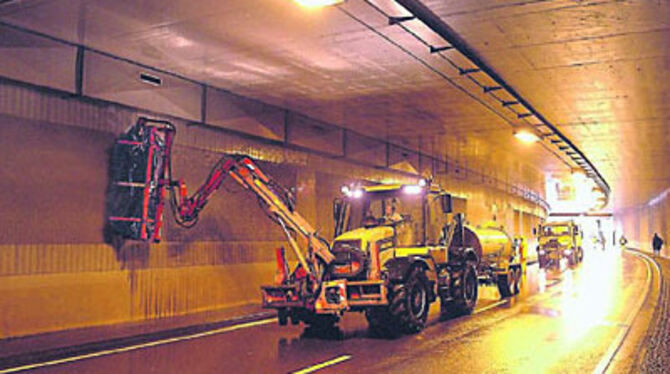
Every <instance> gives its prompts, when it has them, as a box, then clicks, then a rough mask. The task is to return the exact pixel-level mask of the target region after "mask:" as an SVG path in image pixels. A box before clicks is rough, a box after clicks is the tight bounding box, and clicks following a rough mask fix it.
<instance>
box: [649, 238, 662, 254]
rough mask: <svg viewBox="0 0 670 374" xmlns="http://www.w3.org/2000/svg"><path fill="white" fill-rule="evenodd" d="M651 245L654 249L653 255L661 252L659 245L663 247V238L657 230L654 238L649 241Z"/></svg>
mask: <svg viewBox="0 0 670 374" xmlns="http://www.w3.org/2000/svg"><path fill="white" fill-rule="evenodd" d="M651 247H652V248H653V249H654V256H658V255H659V254H660V252H661V247H663V239H661V237H660V236H659V235H658V233H657V232H655V233H654V239H652V241H651Z"/></svg>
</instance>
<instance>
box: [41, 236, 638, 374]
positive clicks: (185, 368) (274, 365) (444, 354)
mask: <svg viewBox="0 0 670 374" xmlns="http://www.w3.org/2000/svg"><path fill="white" fill-rule="evenodd" d="M646 278H647V268H646V265H645V264H644V262H643V261H642V260H641V259H639V258H637V257H636V256H633V255H631V254H628V253H625V252H624V253H620V252H618V251H615V250H612V249H610V250H609V251H608V252H600V251H587V252H586V255H585V260H584V263H583V264H581V265H580V266H579V267H577V268H575V269H569V268H567V269H564V270H563V271H561V272H550V273H545V272H543V271H540V270H539V269H538V268H537V266H536V265H534V266H529V268H528V270H527V274H526V279H525V283H524V286H523V290H522V293H521V294H520V295H519V296H517V297H515V298H512V299H509V300H507V301H505V302H502V303H500V299H499V295H498V291H497V289H496V288H495V287H493V286H481V287H480V300H479V302H478V305H477V309H476V311H475V314H474V315H471V316H464V317H459V318H454V319H451V320H447V321H439V320H438V309H439V307H438V305H437V303H436V304H433V308H432V309H431V315H430V317H429V326H428V327H427V328H426V329H425V330H424V331H423V332H421V333H419V334H417V335H412V336H403V337H400V338H397V339H394V340H386V339H380V338H375V337H373V336H371V335H370V334H369V333H368V331H367V325H366V321H365V318H364V317H363V316H362V315H361V314H358V313H351V314H347V315H345V317H344V318H343V320H342V321H341V322H340V330H339V331H338V332H337V333H333V334H331V335H329V336H323V335H315V334H312V333H310V331H305V330H304V328H303V327H302V326H285V327H280V326H277V324H276V321H274V320H269V321H260V322H257V323H255V324H252V325H250V326H246V325H245V326H240V328H239V329H237V330H232V331H230V329H228V330H227V331H225V332H221V333H217V334H214V335H211V336H204V337H195V338H192V339H188V340H179V341H175V342H171V343H169V344H162V345H158V346H155V347H147V348H142V349H137V350H133V351H129V352H120V353H115V354H110V355H105V356H102V357H96V358H88V359H83V360H80V361H76V362H70V363H63V364H59V365H55V366H51V367H47V368H42V369H37V370H34V372H39V373H47V372H48V373H74V372H77V373H147V372H152V373H286V372H294V371H299V370H302V369H307V370H308V371H309V370H314V369H316V368H317V367H315V365H318V364H320V363H324V362H326V363H327V362H328V361H331V360H335V361H334V362H333V363H332V365H331V366H326V367H324V368H322V369H320V370H319V372H320V373H321V372H323V373H326V372H333V373H335V372H337V373H396V372H397V373H409V372H417V373H448V372H459V373H487V372H488V373H512V372H514V373H516V372H518V373H545V372H546V373H553V372H556V373H558V372H561V373H565V372H575V373H577V372H578V373H585V372H592V371H593V370H594V368H596V367H597V366H598V365H599V364H601V361H605V360H606V357H607V353H608V350H610V349H611V346H612V342H613V341H614V340H615V337H616V336H617V335H618V334H619V333H620V332H621V331H622V329H625V328H626V324H627V321H629V317H630V315H631V314H632V313H634V312H635V310H634V309H635V307H634V306H635V305H636V303H637V302H638V300H640V298H641V297H643V296H644V293H645V291H646V288H645V281H646Z"/></svg>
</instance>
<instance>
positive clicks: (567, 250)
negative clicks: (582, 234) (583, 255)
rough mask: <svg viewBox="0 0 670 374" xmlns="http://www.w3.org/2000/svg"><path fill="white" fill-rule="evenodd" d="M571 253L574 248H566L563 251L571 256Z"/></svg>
mask: <svg viewBox="0 0 670 374" xmlns="http://www.w3.org/2000/svg"><path fill="white" fill-rule="evenodd" d="M571 253H572V249H566V250H564V251H563V254H564V255H566V256H570V254H571Z"/></svg>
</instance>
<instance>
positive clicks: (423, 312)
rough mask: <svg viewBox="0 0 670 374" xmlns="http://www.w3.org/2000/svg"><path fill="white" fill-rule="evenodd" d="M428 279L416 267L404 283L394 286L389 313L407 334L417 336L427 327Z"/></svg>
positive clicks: (421, 270) (428, 305)
mask: <svg viewBox="0 0 670 374" xmlns="http://www.w3.org/2000/svg"><path fill="white" fill-rule="evenodd" d="M429 308H430V302H429V301H428V278H427V277H426V273H425V271H424V270H423V269H421V268H419V267H416V268H414V269H413V270H412V271H411V272H410V274H409V275H408V276H407V278H406V279H405V282H404V283H401V284H394V285H393V287H392V289H391V293H390V295H389V313H390V314H391V318H392V319H393V320H395V321H396V323H397V326H398V328H399V329H400V331H402V332H403V333H405V334H416V333H417V332H419V331H421V330H423V328H424V327H425V326H426V319H427V318H428V309H429Z"/></svg>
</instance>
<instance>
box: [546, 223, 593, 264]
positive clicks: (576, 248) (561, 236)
mask: <svg viewBox="0 0 670 374" xmlns="http://www.w3.org/2000/svg"><path fill="white" fill-rule="evenodd" d="M536 232H537V236H538V246H537V258H538V262H539V265H540V268H551V267H556V268H558V267H559V266H560V260H561V259H567V261H568V264H570V265H571V266H574V265H577V264H579V263H580V262H582V260H583V258H584V250H583V248H582V239H583V237H584V234H583V232H582V230H581V228H580V227H579V225H578V224H576V223H575V222H573V221H561V222H547V223H543V224H540V225H539V226H538V227H537V229H536Z"/></svg>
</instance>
